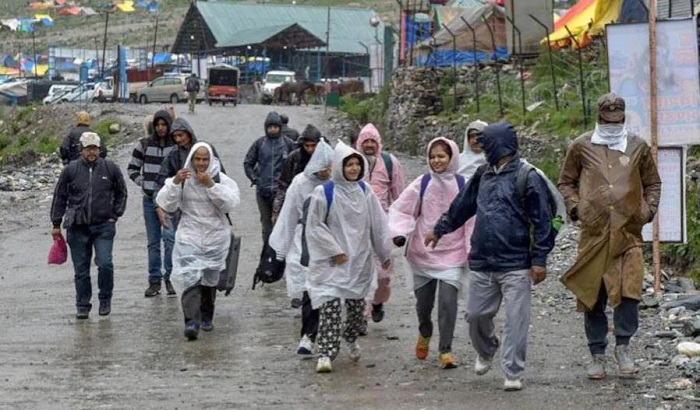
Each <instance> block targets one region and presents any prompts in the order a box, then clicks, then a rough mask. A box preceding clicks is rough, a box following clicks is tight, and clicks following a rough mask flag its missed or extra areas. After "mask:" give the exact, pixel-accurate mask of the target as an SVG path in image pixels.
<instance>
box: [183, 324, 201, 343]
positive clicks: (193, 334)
mask: <svg viewBox="0 0 700 410" xmlns="http://www.w3.org/2000/svg"><path fill="white" fill-rule="evenodd" d="M197 336H199V326H197V323H196V322H194V321H190V323H188V324H187V326H185V337H186V338H187V340H197Z"/></svg>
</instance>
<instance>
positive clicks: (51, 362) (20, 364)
mask: <svg viewBox="0 0 700 410" xmlns="http://www.w3.org/2000/svg"><path fill="white" fill-rule="evenodd" d="M157 108H159V107H156V106H147V107H146V108H145V110H144V114H145V113H146V111H147V112H154V111H155V110H156V109H157ZM178 108H179V109H180V111H184V106H182V105H181V106H179V107H178ZM268 109H269V107H263V106H252V105H242V106H238V107H237V108H232V107H207V106H204V105H200V106H198V107H197V110H198V112H197V114H196V115H184V116H185V117H187V118H188V120H190V121H191V123H192V124H193V126H194V129H195V130H196V132H197V134H198V136H199V137H200V139H204V140H207V141H210V142H212V143H214V144H215V146H216V147H217V149H218V151H219V152H220V153H221V154H222V157H223V161H224V164H225V166H226V167H227V169H228V170H229V175H230V176H232V177H233V178H234V180H236V181H237V183H238V184H239V187H240V189H241V193H242V205H241V206H240V207H239V208H238V209H237V210H236V212H234V214H233V215H232V217H233V223H234V226H235V228H236V230H237V232H238V233H239V235H242V236H243V254H242V257H241V260H240V267H239V287H238V288H237V289H236V290H235V291H234V293H233V295H232V296H231V297H228V298H226V297H223V296H221V295H220V296H219V298H218V300H217V309H216V317H215V326H216V329H215V331H214V332H212V333H206V334H203V335H202V337H201V339H200V340H198V341H197V342H187V341H185V338H184V337H183V334H182V331H183V325H182V321H181V313H180V309H179V302H178V299H177V298H167V297H165V296H162V297H155V298H151V299H145V298H144V297H143V291H144V289H145V287H146V276H147V275H146V239H145V232H144V227H143V217H142V212H141V202H140V201H141V198H140V195H139V192H138V190H137V188H136V186H135V185H134V184H133V183H131V182H130V181H129V193H130V197H129V203H128V208H127V213H126V214H125V216H124V217H123V218H122V219H121V220H120V221H119V223H118V225H117V237H116V242H115V250H114V262H115V290H114V300H113V308H112V309H113V310H112V314H111V315H110V316H108V317H106V318H100V317H98V316H97V314H96V313H97V312H96V311H93V313H92V315H91V317H90V319H89V320H88V321H84V322H79V323H76V320H75V319H74V314H75V308H74V287H73V280H72V276H73V270H72V266H71V265H70V263H68V264H66V265H63V266H60V267H49V266H47V265H46V259H45V258H46V254H47V251H48V248H49V246H50V242H51V238H50V236H49V230H50V223H49V219H48V213H49V209H48V208H49V205H50V202H49V200H48V199H47V198H45V196H42V197H39V198H36V199H35V200H31V201H32V202H31V203H27V204H23V205H16V206H14V207H13V209H14V210H13V211H11V212H10V211H8V210H7V209H5V210H4V211H0V215H5V217H7V215H8V212H10V214H11V215H12V218H11V219H12V221H9V222H8V223H5V224H4V227H5V229H4V232H0V260H1V261H2V264H3V266H4V269H2V270H1V271H0V272H2V273H1V274H0V312H2V316H1V318H0V326H1V328H2V336H1V337H0V375H2V377H0V408H1V409H14V408H22V409H24V408H27V409H43V408H47V409H48V408H51V409H53V408H70V409H94V408H120V409H121V408H168V409H172V408H182V407H192V406H196V407H197V408H221V409H223V408H240V409H249V408H266V409H267V408H272V409H307V408H308V409H310V408H325V409H347V408H361V409H404V410H408V409H464V408H474V409H511V408H518V409H596V408H608V409H609V408H647V407H652V408H653V407H656V406H657V405H658V402H656V403H654V402H651V401H643V399H642V398H641V392H640V391H639V388H638V384H639V381H638V380H634V379H633V380H623V379H619V378H617V377H615V376H613V377H609V378H608V379H607V380H606V381H603V382H600V383H591V382H588V381H587V380H585V379H584V378H583V377H582V372H583V370H584V366H585V363H586V361H587V359H588V353H587V349H586V346H585V342H584V335H583V323H582V318H581V317H580V316H579V315H577V314H575V313H574V312H573V311H574V309H573V307H574V301H573V300H572V299H570V298H567V297H566V294H565V292H564V290H563V288H562V287H561V285H560V284H559V283H558V281H557V280H556V279H555V275H554V274H553V275H552V277H551V278H550V279H549V280H548V281H547V282H545V284H543V285H542V286H539V287H537V289H536V290H535V291H534V293H535V298H534V299H533V300H534V302H533V315H532V317H533V318H532V325H531V328H532V331H531V336H530V348H529V357H528V369H527V372H526V378H525V379H524V383H525V386H526V388H525V390H523V391H522V392H519V393H509V394H505V393H504V392H503V391H502V390H501V387H502V383H503V375H502V372H501V370H500V369H499V368H496V369H494V370H493V371H492V372H491V373H489V374H488V375H486V376H483V377H476V376H475V375H474V374H473V372H472V364H473V361H474V359H475V353H474V351H473V349H472V348H471V346H470V345H469V340H468V336H467V332H466V325H465V322H464V321H463V320H462V319H461V317H463V310H464V306H461V307H460V320H459V322H458V326H457V329H456V338H455V341H454V346H455V351H456V356H457V359H458V361H459V362H460V364H461V366H460V367H459V368H457V369H455V370H450V371H444V370H440V369H439V368H438V366H437V352H436V346H433V348H434V349H433V350H431V352H430V356H429V358H428V360H426V361H424V362H419V361H417V360H416V359H415V358H414V356H413V344H414V340H415V336H416V331H417V330H416V320H415V314H414V310H413V303H414V302H413V299H412V298H411V297H410V296H409V292H408V291H407V290H406V287H405V285H404V280H403V274H402V273H399V275H398V277H397V280H396V281H395V284H394V294H393V296H392V299H391V301H390V302H389V304H388V305H387V316H386V319H385V320H384V321H383V322H382V323H379V324H370V334H369V336H367V337H364V338H361V339H360V345H361V346H362V349H363V350H362V359H361V361H360V362H359V363H358V364H354V363H351V362H350V361H349V359H348V357H347V355H346V352H344V351H341V354H340V356H339V357H338V359H337V360H336V362H334V370H335V372H334V373H332V374H327V375H317V374H316V373H315V371H314V368H315V361H300V360H299V359H297V358H296V357H295V354H294V351H295V349H296V345H297V342H298V322H299V319H298V317H299V313H298V311H296V310H292V309H291V308H289V300H288V298H287V296H286V291H285V289H284V283H283V281H282V282H279V283H277V284H274V285H272V286H267V287H264V288H262V289H257V290H255V291H253V290H251V289H250V286H251V284H252V273H253V271H254V269H255V265H256V259H257V255H258V252H259V249H260V246H261V240H260V225H259V222H258V218H259V217H258V212H257V207H256V205H255V199H254V190H253V189H252V188H249V183H248V181H247V179H245V176H244V174H243V167H242V161H243V158H244V156H245V152H246V151H247V149H248V147H249V145H250V144H251V143H252V142H253V141H254V139H255V138H256V137H258V136H259V135H260V134H261V133H262V123H263V119H264V116H265V114H266V112H267V110H268ZM283 112H285V113H287V114H288V115H289V117H290V118H291V125H292V126H295V127H296V128H298V129H302V128H303V127H304V126H305V124H306V123H307V122H314V123H315V124H317V125H319V126H320V127H321V128H322V129H323V128H326V124H325V122H324V119H323V118H324V116H323V111H322V110H320V109H317V108H304V107H302V108H296V107H294V108H285V109H284V110H283ZM129 154H130V147H124V148H123V149H120V150H117V151H116V152H115V153H114V154H113V155H114V156H113V157H112V159H114V160H116V161H117V162H118V163H119V164H120V165H121V166H122V167H123V168H125V166H126V163H127V161H128V157H129ZM402 159H403V161H404V162H405V167H406V169H407V170H408V174H409V175H408V178H407V179H409V180H411V179H412V178H415V177H416V176H417V175H419V174H420V173H421V172H422V170H423V165H424V162H423V161H422V160H416V159H410V158H405V157H402ZM13 221H14V222H13ZM555 268H556V267H555ZM558 268H559V269H560V270H561V269H562V268H563V267H562V266H559V267H558ZM93 272H94V269H93ZM95 281H96V273H93V286H96V285H95V284H94V282H95ZM95 297H96V296H95ZM499 322H500V323H501V324H502V319H500V320H499ZM636 349H637V351H638V352H640V353H641V350H642V349H643V346H641V345H637V346H636Z"/></svg>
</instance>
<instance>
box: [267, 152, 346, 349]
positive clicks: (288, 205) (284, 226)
mask: <svg viewBox="0 0 700 410" xmlns="http://www.w3.org/2000/svg"><path fill="white" fill-rule="evenodd" d="M332 165H333V148H331V146H330V145H328V144H327V143H326V142H325V141H320V142H319V143H318V145H317V146H316V150H315V151H314V153H313V155H312V156H311V159H310V160H309V163H308V164H307V165H306V168H304V171H303V172H302V173H300V174H298V175H296V176H295V177H294V179H293V180H292V183H291V184H290V185H289V188H287V191H286V194H285V200H284V204H283V205H282V209H281V211H280V214H279V217H278V218H277V222H276V223H275V227H274V228H273V230H272V234H271V235H270V246H271V247H272V249H274V250H275V252H276V253H277V258H278V259H285V260H286V262H287V263H286V268H285V271H284V277H285V278H286V280H287V293H288V294H289V297H290V298H292V299H295V298H296V299H300V300H301V340H300V341H299V347H298V348H297V354H299V355H300V356H302V357H311V355H312V354H313V350H314V344H315V343H316V335H317V333H318V319H319V311H318V309H313V308H312V307H311V299H309V294H308V292H307V291H306V272H307V270H308V268H307V267H305V266H302V264H301V256H302V255H301V254H302V231H303V227H304V225H302V224H301V223H300V219H302V216H303V211H304V203H305V202H306V201H307V199H308V198H309V196H310V195H311V193H312V192H313V190H314V188H316V187H317V186H318V185H321V184H323V183H324V182H326V181H327V180H328V179H329V178H330V177H331V169H332Z"/></svg>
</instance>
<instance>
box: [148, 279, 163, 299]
mask: <svg viewBox="0 0 700 410" xmlns="http://www.w3.org/2000/svg"><path fill="white" fill-rule="evenodd" d="M156 295H160V281H158V282H151V283H149V284H148V289H146V293H145V296H146V297H147V298H150V297H153V296H156Z"/></svg>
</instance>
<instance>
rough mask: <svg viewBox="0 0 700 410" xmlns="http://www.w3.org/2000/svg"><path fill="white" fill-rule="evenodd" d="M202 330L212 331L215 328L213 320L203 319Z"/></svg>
mask: <svg viewBox="0 0 700 410" xmlns="http://www.w3.org/2000/svg"><path fill="white" fill-rule="evenodd" d="M202 330H203V331H205V332H211V331H212V330H214V322H213V321H211V320H202Z"/></svg>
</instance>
